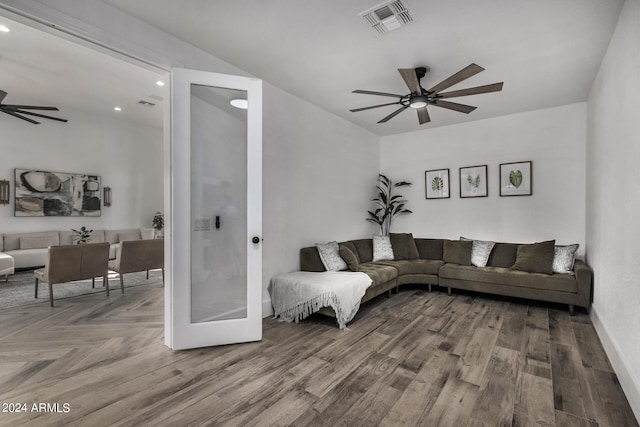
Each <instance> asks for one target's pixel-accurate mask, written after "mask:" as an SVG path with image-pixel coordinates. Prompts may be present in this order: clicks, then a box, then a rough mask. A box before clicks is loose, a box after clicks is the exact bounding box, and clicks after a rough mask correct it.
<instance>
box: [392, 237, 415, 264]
mask: <svg viewBox="0 0 640 427" xmlns="http://www.w3.org/2000/svg"><path fill="white" fill-rule="evenodd" d="M389 238H390V239H391V246H392V247H393V259H395V260H402V259H418V258H420V254H419V253H418V247H417V246H416V242H415V240H414V239H413V234H411V233H391V234H389Z"/></svg>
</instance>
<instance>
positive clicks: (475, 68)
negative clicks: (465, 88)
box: [429, 64, 484, 93]
mask: <svg viewBox="0 0 640 427" xmlns="http://www.w3.org/2000/svg"><path fill="white" fill-rule="evenodd" d="M483 70H484V68H482V67H481V66H479V65H477V64H471V65H468V66H467V67H465V68H463V69H462V70H460V71H458V72H457V73H455V74H454V75H452V76H449V77H448V78H446V79H444V80H443V81H441V82H440V83H438V84H437V85H435V86H434V87H432V88H431V89H429V92H435V93H438V92H440V91H441V90H445V89H446V88H448V87H451V86H453V85H455V84H456V83H460V82H461V81H463V80H466V79H468V78H469V77H471V76H475V75H476V74H478V73H479V72H480V71H483Z"/></svg>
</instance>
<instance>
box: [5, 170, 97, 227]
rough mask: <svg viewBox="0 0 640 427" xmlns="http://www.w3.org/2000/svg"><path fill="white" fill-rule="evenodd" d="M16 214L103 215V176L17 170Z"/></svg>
mask: <svg viewBox="0 0 640 427" xmlns="http://www.w3.org/2000/svg"><path fill="white" fill-rule="evenodd" d="M15 186H16V188H15V192H14V194H15V198H16V204H15V216H100V177H99V176H98V175H84V174H74V173H61V172H48V171H37V170H28V169H16V170H15Z"/></svg>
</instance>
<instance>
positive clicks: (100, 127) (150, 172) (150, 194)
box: [0, 109, 163, 233]
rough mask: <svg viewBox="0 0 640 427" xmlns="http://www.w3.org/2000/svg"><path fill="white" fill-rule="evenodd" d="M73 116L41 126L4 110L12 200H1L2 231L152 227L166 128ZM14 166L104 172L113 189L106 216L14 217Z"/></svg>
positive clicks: (2, 171)
mask: <svg viewBox="0 0 640 427" xmlns="http://www.w3.org/2000/svg"><path fill="white" fill-rule="evenodd" d="M60 116H61V117H65V118H67V119H68V120H69V122H68V123H59V122H54V121H48V120H45V121H43V123H41V124H40V125H32V124H30V123H27V122H25V121H22V120H19V119H16V118H13V117H10V116H7V115H4V114H3V115H2V117H0V128H1V129H2V142H1V146H2V152H3V155H2V156H0V177H1V178H2V179H9V180H10V181H11V198H12V200H11V204H10V205H6V206H3V205H0V233H2V232H14V231H41V230H69V229H70V228H77V227H81V226H83V225H84V226H86V227H88V228H94V229H106V228H112V229H113V228H130V227H142V226H144V227H150V226H151V220H152V218H153V214H154V212H155V211H157V210H162V203H163V189H162V129H159V128H153V127H149V126H143V125H138V124H135V123H130V122H127V121H123V120H115V119H111V118H108V117H101V116H96V115H92V114H87V113H85V112H81V111H74V110H69V109H65V111H64V114H60ZM14 168H20V169H38V170H48V171H53V172H73V173H88V174H95V175H100V177H101V180H102V181H101V183H102V185H103V186H109V187H111V189H112V193H113V197H112V198H113V204H112V206H111V207H104V206H103V207H102V214H101V216H100V217H29V218H25V217H14V201H13V196H14V191H13V190H14V188H13V182H14Z"/></svg>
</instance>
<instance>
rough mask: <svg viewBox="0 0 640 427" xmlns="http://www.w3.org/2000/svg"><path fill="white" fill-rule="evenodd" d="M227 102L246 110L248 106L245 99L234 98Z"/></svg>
mask: <svg viewBox="0 0 640 427" xmlns="http://www.w3.org/2000/svg"><path fill="white" fill-rule="evenodd" d="M229 103H230V104H231V105H233V106H234V107H236V108H240V109H242V110H246V109H247V108H249V101H247V100H246V99H240V98H236V99H232V100H231V101H229Z"/></svg>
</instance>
